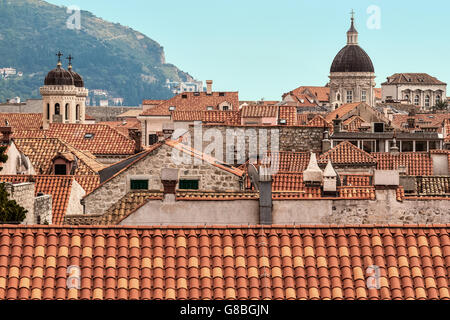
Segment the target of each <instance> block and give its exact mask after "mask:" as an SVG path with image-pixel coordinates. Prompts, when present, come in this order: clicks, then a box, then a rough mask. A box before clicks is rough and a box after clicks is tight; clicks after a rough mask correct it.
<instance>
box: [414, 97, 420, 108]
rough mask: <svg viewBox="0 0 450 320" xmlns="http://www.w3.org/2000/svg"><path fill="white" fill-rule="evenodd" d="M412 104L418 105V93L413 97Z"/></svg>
mask: <svg viewBox="0 0 450 320" xmlns="http://www.w3.org/2000/svg"><path fill="white" fill-rule="evenodd" d="M414 104H415V105H416V106H418V105H419V96H418V95H416V96H415V97H414Z"/></svg>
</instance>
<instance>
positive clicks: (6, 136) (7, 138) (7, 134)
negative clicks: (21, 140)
mask: <svg viewBox="0 0 450 320" xmlns="http://www.w3.org/2000/svg"><path fill="white" fill-rule="evenodd" d="M0 133H1V134H2V138H1V139H2V140H1V142H2V144H7V145H9V144H11V135H12V129H11V127H10V126H9V123H6V126H4V127H0Z"/></svg>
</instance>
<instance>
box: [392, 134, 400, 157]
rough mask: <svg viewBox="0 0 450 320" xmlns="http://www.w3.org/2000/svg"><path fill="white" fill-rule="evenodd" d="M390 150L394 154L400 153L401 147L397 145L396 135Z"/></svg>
mask: <svg viewBox="0 0 450 320" xmlns="http://www.w3.org/2000/svg"><path fill="white" fill-rule="evenodd" d="M390 152H391V153H392V154H393V155H397V154H399V153H400V149H399V148H398V147H397V139H396V138H395V137H394V140H392V145H391V149H390Z"/></svg>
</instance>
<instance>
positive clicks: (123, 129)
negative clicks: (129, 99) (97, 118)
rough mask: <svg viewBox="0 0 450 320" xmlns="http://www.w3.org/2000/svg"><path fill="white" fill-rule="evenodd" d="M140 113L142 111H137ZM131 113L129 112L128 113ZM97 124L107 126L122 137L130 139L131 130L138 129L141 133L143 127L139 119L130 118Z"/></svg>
mask: <svg viewBox="0 0 450 320" xmlns="http://www.w3.org/2000/svg"><path fill="white" fill-rule="evenodd" d="M137 111H138V112H141V111H140V110H137ZM128 112H129V111H128ZM97 124H106V125H107V126H109V127H111V128H112V129H114V130H116V131H117V132H119V133H120V134H121V135H123V136H125V137H127V138H129V137H130V134H129V130H130V129H136V130H139V131H141V130H142V126H141V122H140V121H139V120H138V119H135V118H128V119H126V120H124V121H105V122H98V123H97Z"/></svg>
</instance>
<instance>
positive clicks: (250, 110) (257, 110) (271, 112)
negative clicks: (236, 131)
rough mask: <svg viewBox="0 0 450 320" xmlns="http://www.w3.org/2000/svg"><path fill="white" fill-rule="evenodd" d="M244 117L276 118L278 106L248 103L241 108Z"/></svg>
mask: <svg viewBox="0 0 450 320" xmlns="http://www.w3.org/2000/svg"><path fill="white" fill-rule="evenodd" d="M241 114H242V118H262V117H267V118H276V117H277V116H278V106H275V105H260V104H255V105H247V106H243V107H242V108H241Z"/></svg>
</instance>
